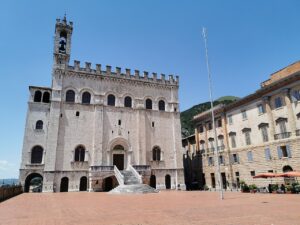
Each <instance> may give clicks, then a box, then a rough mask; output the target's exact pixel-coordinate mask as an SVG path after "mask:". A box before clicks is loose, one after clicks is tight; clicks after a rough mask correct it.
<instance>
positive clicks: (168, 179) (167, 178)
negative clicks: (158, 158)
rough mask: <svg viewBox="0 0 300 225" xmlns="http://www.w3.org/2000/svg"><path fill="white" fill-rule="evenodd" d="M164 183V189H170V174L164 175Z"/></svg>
mask: <svg viewBox="0 0 300 225" xmlns="http://www.w3.org/2000/svg"><path fill="white" fill-rule="evenodd" d="M165 184H166V189H171V176H170V175H169V174H167V175H166V176H165Z"/></svg>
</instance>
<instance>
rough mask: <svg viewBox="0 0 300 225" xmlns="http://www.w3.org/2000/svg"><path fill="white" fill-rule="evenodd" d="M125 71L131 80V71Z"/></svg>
mask: <svg viewBox="0 0 300 225" xmlns="http://www.w3.org/2000/svg"><path fill="white" fill-rule="evenodd" d="M125 71H126V77H127V78H130V76H131V71H130V69H125Z"/></svg>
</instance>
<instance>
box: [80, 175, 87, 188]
mask: <svg viewBox="0 0 300 225" xmlns="http://www.w3.org/2000/svg"><path fill="white" fill-rule="evenodd" d="M79 191H87V177H85V176H83V177H81V178H80V183H79Z"/></svg>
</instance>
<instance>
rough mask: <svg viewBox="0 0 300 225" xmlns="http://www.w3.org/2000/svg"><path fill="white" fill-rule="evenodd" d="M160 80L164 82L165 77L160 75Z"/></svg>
mask: <svg viewBox="0 0 300 225" xmlns="http://www.w3.org/2000/svg"><path fill="white" fill-rule="evenodd" d="M160 79H161V80H162V81H163V82H164V81H165V80H166V75H165V74H163V73H162V74H161V75H160Z"/></svg>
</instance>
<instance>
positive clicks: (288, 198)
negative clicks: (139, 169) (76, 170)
mask: <svg viewBox="0 0 300 225" xmlns="http://www.w3.org/2000/svg"><path fill="white" fill-rule="evenodd" d="M299 210H300V195H292V194H285V195H281V194H248V193H247V194H244V193H238V192H226V193H225V200H223V201H221V200H220V199H219V194H218V193H216V192H196V191H195V192H183V191H182V192H181V191H177V192H176V191H161V192H160V193H158V194H145V195H111V194H107V193H103V192H101V193H100V192H93V193H88V192H73V193H71V192H69V193H41V194H39V193H37V194H32V193H26V194H21V195H19V196H17V197H14V198H12V199H9V200H7V201H5V202H3V203H1V204H0V218H1V220H0V224H1V225H2V224H3V225H10V224H12V225H16V224H18V225H24V224H26V225H35V224H37V225H48V224H56V225H60V224H61V225H68V224H88V225H90V224H104V225H146V224H153V225H162V224H164V225H165V224H172V225H173V224H176V225H178V224H182V225H187V224H188V225H190V224H206V225H210V224H213V225H218V224H222V225H244V224H249V225H250V224H251V225H254V224H255V225H259V224H261V225H267V224H270V225H271V224H273V225H280V224H286V225H297V224H300V213H299Z"/></svg>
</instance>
